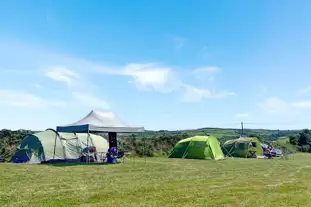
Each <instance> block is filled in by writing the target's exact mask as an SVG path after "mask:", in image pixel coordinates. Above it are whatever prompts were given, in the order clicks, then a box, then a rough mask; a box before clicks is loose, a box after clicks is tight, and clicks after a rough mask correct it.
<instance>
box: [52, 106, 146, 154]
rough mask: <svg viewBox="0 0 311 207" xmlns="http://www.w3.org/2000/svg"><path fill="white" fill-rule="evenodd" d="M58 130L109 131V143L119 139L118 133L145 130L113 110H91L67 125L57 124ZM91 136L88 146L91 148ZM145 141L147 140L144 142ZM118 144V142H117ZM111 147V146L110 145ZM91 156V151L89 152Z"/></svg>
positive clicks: (69, 131) (73, 131)
mask: <svg viewBox="0 0 311 207" xmlns="http://www.w3.org/2000/svg"><path fill="white" fill-rule="evenodd" d="M56 131H57V132H67V133H88V134H89V133H108V138H109V145H110V144H111V142H112V141H111V140H115V142H116V139H117V133H142V132H144V131H145V129H144V127H142V126H133V125H130V124H126V123H124V122H123V121H121V120H120V119H119V118H118V117H117V116H116V115H115V114H114V113H112V112H102V111H93V110H92V111H91V112H90V113H89V114H88V115H86V116H85V117H84V118H82V119H81V120H79V121H77V122H74V123H72V124H68V125H65V126H57V127H56ZM89 137H90V136H88V139H87V147H88V148H89ZM144 143H145V142H144ZM115 144H116V143H115ZM109 147H111V146H109ZM88 156H89V153H88Z"/></svg>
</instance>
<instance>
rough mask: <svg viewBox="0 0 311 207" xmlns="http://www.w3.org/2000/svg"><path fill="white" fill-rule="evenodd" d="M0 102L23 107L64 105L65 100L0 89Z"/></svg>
mask: <svg viewBox="0 0 311 207" xmlns="http://www.w3.org/2000/svg"><path fill="white" fill-rule="evenodd" d="M0 104H4V105H8V106H15V107H23V108H46V107H64V106H66V104H67V103H66V102H64V101H58V100H51V99H44V98H41V97H39V96H37V95H34V94H31V93H27V92H24V91H16V90H0Z"/></svg>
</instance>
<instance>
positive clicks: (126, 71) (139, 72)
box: [93, 63, 181, 93]
mask: <svg viewBox="0 0 311 207" xmlns="http://www.w3.org/2000/svg"><path fill="white" fill-rule="evenodd" d="M93 72H97V73H102V74H105V75H120V76H128V77H131V78H132V80H131V81H129V82H130V83H133V84H134V85H135V86H136V88H137V89H138V90H147V91H157V92H163V93H169V92H172V91H174V90H176V89H179V88H180V86H181V81H180V80H179V78H178V77H177V74H176V73H175V72H173V69H172V68H170V67H167V66H161V65H159V64H156V63H145V64H141V63H129V64H127V65H125V66H124V67H95V68H94V70H93Z"/></svg>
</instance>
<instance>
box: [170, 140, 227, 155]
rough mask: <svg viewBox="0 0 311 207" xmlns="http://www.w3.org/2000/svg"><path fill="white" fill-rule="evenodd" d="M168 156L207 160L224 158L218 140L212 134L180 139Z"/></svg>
mask: <svg viewBox="0 0 311 207" xmlns="http://www.w3.org/2000/svg"><path fill="white" fill-rule="evenodd" d="M168 157H169V158H188V159H207V160H210V159H213V160H219V159H224V155H223V153H222V151H221V148H220V145H219V142H218V140H217V139H216V138H215V137H212V136H194V137H190V138H187V139H183V140H180V141H179V142H178V143H177V144H176V145H175V147H174V148H173V149H172V150H171V153H170V154H169V156H168Z"/></svg>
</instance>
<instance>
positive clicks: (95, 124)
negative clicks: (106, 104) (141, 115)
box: [56, 111, 145, 133]
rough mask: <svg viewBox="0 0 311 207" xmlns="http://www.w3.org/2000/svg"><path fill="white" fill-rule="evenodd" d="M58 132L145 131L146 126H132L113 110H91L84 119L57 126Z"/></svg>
mask: <svg viewBox="0 0 311 207" xmlns="http://www.w3.org/2000/svg"><path fill="white" fill-rule="evenodd" d="M56 130H57V131H58V132H120V133H137V132H144V131H145V129H144V127H139V126H132V125H129V124H125V123H124V122H122V121H121V120H120V119H119V118H118V117H117V116H116V115H115V114H114V113H112V112H101V111H91V112H90V113H89V114H88V115H87V116H85V117H84V118H83V119H81V120H79V121H77V122H75V123H73V124H69V125H66V126H57V128H56Z"/></svg>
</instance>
